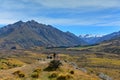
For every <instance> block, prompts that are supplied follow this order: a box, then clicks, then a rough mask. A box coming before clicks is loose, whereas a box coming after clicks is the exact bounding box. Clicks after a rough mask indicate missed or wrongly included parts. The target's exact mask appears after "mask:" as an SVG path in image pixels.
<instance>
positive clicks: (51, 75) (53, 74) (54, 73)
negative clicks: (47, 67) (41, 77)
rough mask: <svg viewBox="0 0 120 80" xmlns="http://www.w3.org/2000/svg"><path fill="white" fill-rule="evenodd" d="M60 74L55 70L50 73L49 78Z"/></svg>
mask: <svg viewBox="0 0 120 80" xmlns="http://www.w3.org/2000/svg"><path fill="white" fill-rule="evenodd" d="M57 76H58V73H57V72H53V73H51V74H50V76H49V78H56V77H57Z"/></svg>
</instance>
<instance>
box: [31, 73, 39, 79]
mask: <svg viewBox="0 0 120 80" xmlns="http://www.w3.org/2000/svg"><path fill="white" fill-rule="evenodd" d="M31 77H32V78H39V73H37V72H33V73H32V74H31Z"/></svg>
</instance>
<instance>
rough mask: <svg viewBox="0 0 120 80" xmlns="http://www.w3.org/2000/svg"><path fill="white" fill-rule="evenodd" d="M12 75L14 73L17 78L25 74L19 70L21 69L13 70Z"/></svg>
mask: <svg viewBox="0 0 120 80" xmlns="http://www.w3.org/2000/svg"><path fill="white" fill-rule="evenodd" d="M13 75H16V76H18V77H19V78H23V77H25V74H24V73H23V72H21V71H19V70H18V71H15V72H14V73H13Z"/></svg>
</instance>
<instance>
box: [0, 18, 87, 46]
mask: <svg viewBox="0 0 120 80" xmlns="http://www.w3.org/2000/svg"><path fill="white" fill-rule="evenodd" d="M84 43H85V42H84V41H83V40H80V39H79V38H78V37H77V36H75V35H70V34H67V33H65V32H63V31H60V30H58V29H57V28H55V27H53V26H51V25H45V24H41V23H38V22H36V21H34V20H31V21H27V22H22V21H18V22H16V23H14V24H9V25H7V26H5V27H2V28H0V48H11V47H18V48H30V47H35V46H42V47H60V46H66V47H67V46H76V45H82V44H84Z"/></svg>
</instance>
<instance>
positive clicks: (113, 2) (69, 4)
mask: <svg viewBox="0 0 120 80" xmlns="http://www.w3.org/2000/svg"><path fill="white" fill-rule="evenodd" d="M34 2H36V3H39V4H41V5H43V6H45V7H48V8H83V7H94V8H96V7H97V8H112V7H120V5H119V3H120V1H119V0H34Z"/></svg>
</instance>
